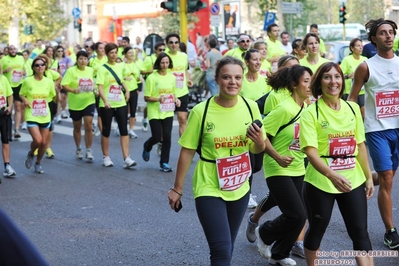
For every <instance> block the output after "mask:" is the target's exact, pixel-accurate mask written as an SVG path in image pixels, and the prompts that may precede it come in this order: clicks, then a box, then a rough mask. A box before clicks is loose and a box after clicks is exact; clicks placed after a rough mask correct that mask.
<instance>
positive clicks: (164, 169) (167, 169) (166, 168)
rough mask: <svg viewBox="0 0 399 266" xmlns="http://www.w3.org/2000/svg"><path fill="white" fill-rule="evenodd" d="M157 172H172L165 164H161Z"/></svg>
mask: <svg viewBox="0 0 399 266" xmlns="http://www.w3.org/2000/svg"><path fill="white" fill-rule="evenodd" d="M159 171H162V172H172V167H170V165H169V164H167V163H162V164H161V166H160V167H159Z"/></svg>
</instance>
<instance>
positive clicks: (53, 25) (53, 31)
mask: <svg viewBox="0 0 399 266" xmlns="http://www.w3.org/2000/svg"><path fill="white" fill-rule="evenodd" d="M59 2H60V1H59V0H0V10H1V11H2V14H3V15H2V16H0V30H1V32H2V33H5V32H6V33H7V34H8V28H9V27H10V21H11V18H12V17H15V16H17V17H18V18H19V25H20V27H19V28H20V36H21V37H20V39H21V43H23V42H27V41H34V40H35V39H38V38H41V39H45V40H52V39H54V38H55V37H57V36H58V35H59V34H60V32H61V30H62V29H64V27H65V26H67V25H68V23H69V22H70V19H69V18H67V16H66V15H65V14H64V10H63V9H62V8H61V6H60V5H59ZM5 14H8V15H5ZM24 17H25V18H26V19H24ZM24 24H25V25H26V24H28V25H33V27H34V32H33V35H25V34H23V30H24ZM7 34H6V35H7ZM2 37H4V36H2ZM6 37H7V36H6Z"/></svg>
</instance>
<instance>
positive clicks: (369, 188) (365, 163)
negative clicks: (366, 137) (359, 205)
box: [356, 142, 374, 199]
mask: <svg viewBox="0 0 399 266" xmlns="http://www.w3.org/2000/svg"><path fill="white" fill-rule="evenodd" d="M357 147H358V149H359V152H358V154H357V156H356V159H357V160H358V161H359V164H360V166H361V167H362V170H363V173H364V175H365V176H366V197H367V199H370V198H371V197H372V196H373V194H374V184H373V177H372V175H371V170H370V166H369V159H368V157H367V154H368V153H367V149H366V145H365V144H364V142H362V143H360V144H358V145H357Z"/></svg>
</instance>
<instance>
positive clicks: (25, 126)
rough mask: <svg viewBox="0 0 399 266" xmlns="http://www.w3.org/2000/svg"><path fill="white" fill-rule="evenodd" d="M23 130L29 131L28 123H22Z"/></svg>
mask: <svg viewBox="0 0 399 266" xmlns="http://www.w3.org/2000/svg"><path fill="white" fill-rule="evenodd" d="M21 129H22V130H26V129H28V126H27V125H26V122H22V124H21Z"/></svg>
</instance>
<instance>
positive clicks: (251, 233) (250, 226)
mask: <svg viewBox="0 0 399 266" xmlns="http://www.w3.org/2000/svg"><path fill="white" fill-rule="evenodd" d="M252 215H254V213H253V212H251V213H249V215H248V222H247V229H246V230H245V234H246V236H247V239H248V241H249V242H251V243H254V242H255V241H256V235H255V229H256V227H258V223H254V222H252V221H251V217H252Z"/></svg>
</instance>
